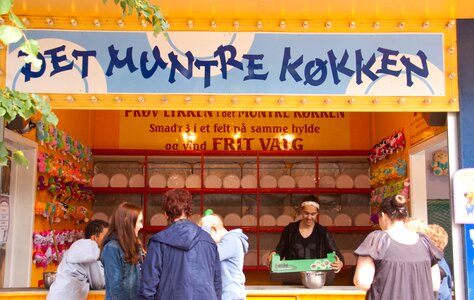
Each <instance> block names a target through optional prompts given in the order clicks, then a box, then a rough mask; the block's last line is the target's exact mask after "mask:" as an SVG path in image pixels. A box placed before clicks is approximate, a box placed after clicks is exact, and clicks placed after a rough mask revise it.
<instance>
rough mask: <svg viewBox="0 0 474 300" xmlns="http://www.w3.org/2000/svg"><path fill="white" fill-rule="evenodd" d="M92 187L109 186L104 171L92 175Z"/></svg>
mask: <svg viewBox="0 0 474 300" xmlns="http://www.w3.org/2000/svg"><path fill="white" fill-rule="evenodd" d="M92 186H93V187H109V177H108V176H107V175H105V174H104V173H99V174H96V175H94V177H93V178H92Z"/></svg>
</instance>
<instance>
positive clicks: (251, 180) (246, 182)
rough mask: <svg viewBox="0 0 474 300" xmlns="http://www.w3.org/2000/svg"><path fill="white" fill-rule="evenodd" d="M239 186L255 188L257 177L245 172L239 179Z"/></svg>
mask: <svg viewBox="0 0 474 300" xmlns="http://www.w3.org/2000/svg"><path fill="white" fill-rule="evenodd" d="M240 186H241V187H242V188H244V189H255V188H257V177H255V175H252V174H247V175H245V176H244V177H242V179H241V180H240Z"/></svg>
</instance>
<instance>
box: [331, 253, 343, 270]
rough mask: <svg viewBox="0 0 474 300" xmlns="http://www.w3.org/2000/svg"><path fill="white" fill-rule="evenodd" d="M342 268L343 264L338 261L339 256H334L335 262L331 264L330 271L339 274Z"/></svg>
mask: <svg viewBox="0 0 474 300" xmlns="http://www.w3.org/2000/svg"><path fill="white" fill-rule="evenodd" d="M343 266H344V263H343V262H342V261H341V260H340V259H339V256H337V255H336V261H335V262H333V263H331V268H332V270H333V271H334V273H339V271H341V269H342V267H343Z"/></svg>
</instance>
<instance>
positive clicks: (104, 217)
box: [91, 211, 109, 222]
mask: <svg viewBox="0 0 474 300" xmlns="http://www.w3.org/2000/svg"><path fill="white" fill-rule="evenodd" d="M91 220H102V221H105V222H109V216H108V215H107V214H106V213H103V212H100V211H99V212H96V213H94V214H93V215H92V217H91Z"/></svg>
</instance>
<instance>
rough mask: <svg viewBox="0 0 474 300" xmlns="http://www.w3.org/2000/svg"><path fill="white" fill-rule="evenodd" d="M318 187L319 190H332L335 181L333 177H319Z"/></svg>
mask: <svg viewBox="0 0 474 300" xmlns="http://www.w3.org/2000/svg"><path fill="white" fill-rule="evenodd" d="M319 187H320V188H326V189H332V188H335V187H336V180H335V179H334V177H332V176H329V175H326V176H323V177H321V179H319Z"/></svg>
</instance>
